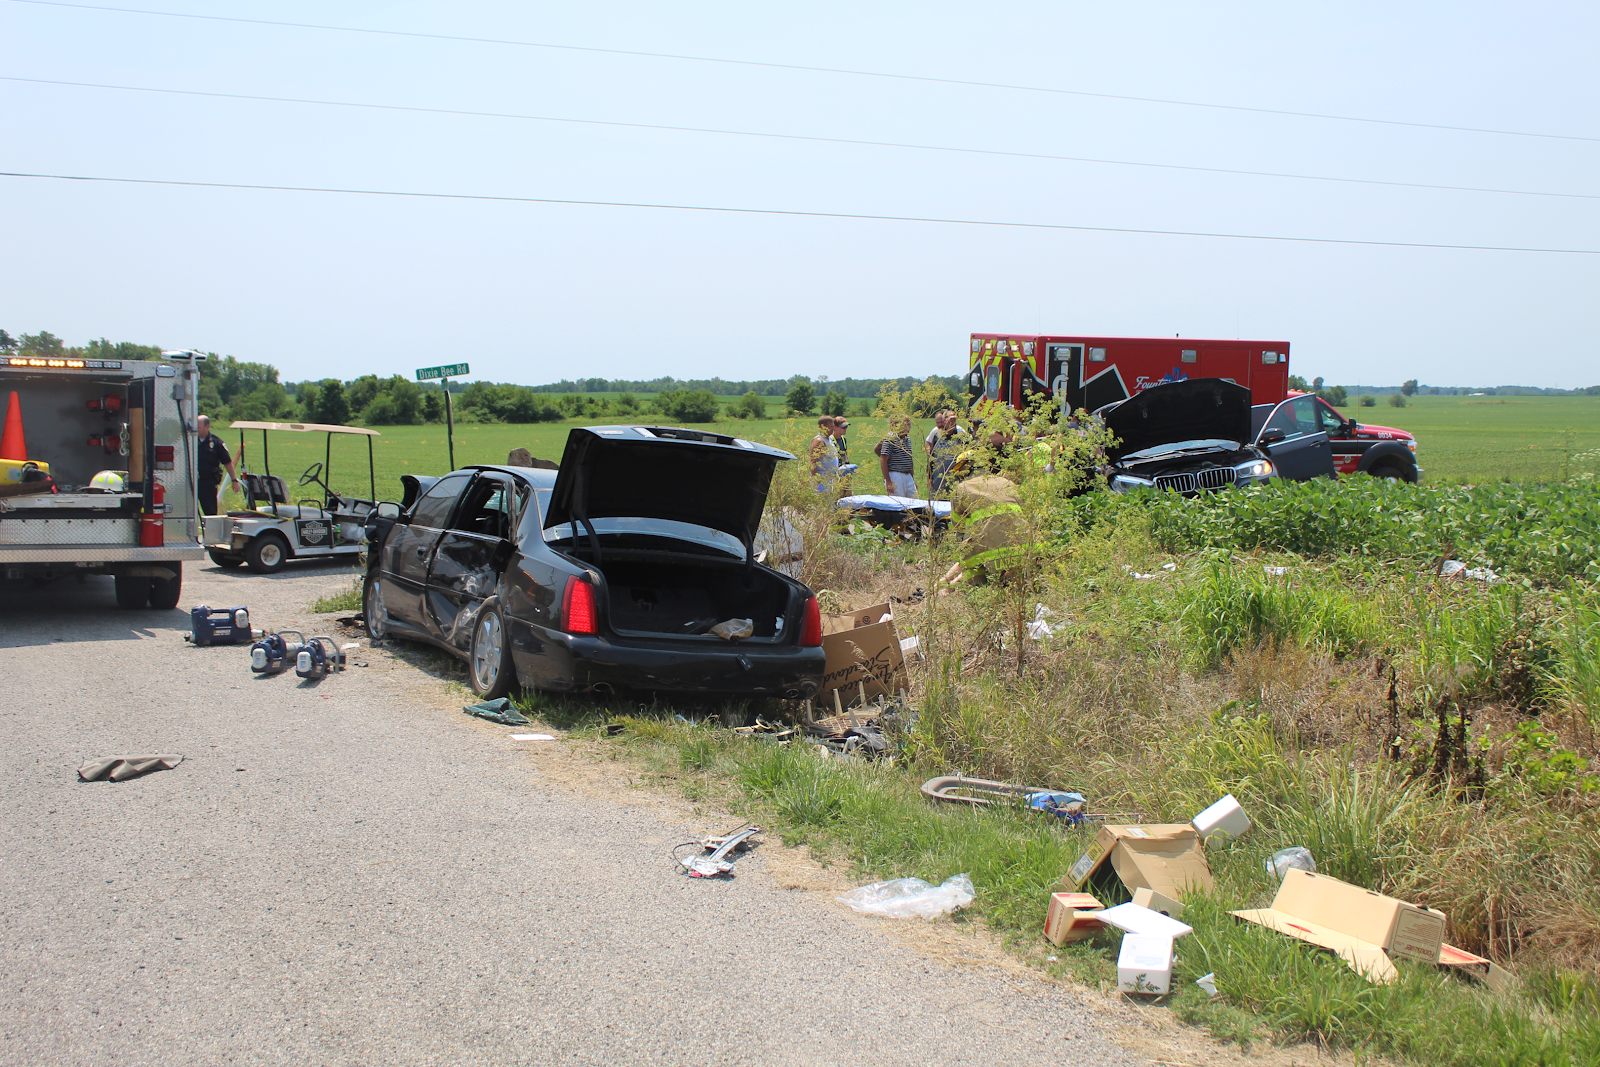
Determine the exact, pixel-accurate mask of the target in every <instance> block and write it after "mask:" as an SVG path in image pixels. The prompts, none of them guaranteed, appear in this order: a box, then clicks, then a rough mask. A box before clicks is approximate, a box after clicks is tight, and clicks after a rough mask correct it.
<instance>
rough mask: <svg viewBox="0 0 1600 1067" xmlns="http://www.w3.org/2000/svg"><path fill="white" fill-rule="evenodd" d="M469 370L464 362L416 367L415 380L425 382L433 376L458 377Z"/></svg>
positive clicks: (468, 372)
mask: <svg viewBox="0 0 1600 1067" xmlns="http://www.w3.org/2000/svg"><path fill="white" fill-rule="evenodd" d="M470 373H471V371H470V370H469V369H468V368H467V365H466V364H465V363H447V364H445V365H444V366H442V367H419V368H417V381H419V382H426V381H430V380H431V379H434V378H459V377H461V376H462V375H463V374H470Z"/></svg>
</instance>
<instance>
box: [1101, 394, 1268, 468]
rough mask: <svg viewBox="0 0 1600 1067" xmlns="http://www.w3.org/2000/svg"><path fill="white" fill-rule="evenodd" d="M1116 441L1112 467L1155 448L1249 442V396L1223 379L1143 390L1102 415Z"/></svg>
mask: <svg viewBox="0 0 1600 1067" xmlns="http://www.w3.org/2000/svg"><path fill="white" fill-rule="evenodd" d="M1101 418H1102V419H1103V421H1104V422H1105V425H1106V429H1107V430H1109V431H1111V433H1112V434H1114V435H1115V436H1116V438H1117V444H1116V446H1115V447H1113V448H1108V449H1106V456H1107V457H1108V458H1110V459H1111V460H1113V461H1116V460H1120V459H1121V458H1122V457H1123V456H1127V455H1131V454H1133V453H1135V452H1143V451H1144V450H1145V449H1147V448H1155V447H1156V446H1157V445H1167V444H1176V443H1178V442H1180V441H1200V440H1207V439H1217V440H1223V441H1234V442H1237V443H1239V444H1244V443H1246V442H1248V441H1249V440H1251V433H1250V390H1249V389H1246V388H1245V387H1244V386H1242V385H1235V384H1234V383H1233V382H1230V381H1226V380H1224V379H1222V378H1191V379H1189V380H1188V381H1183V382H1168V383H1166V384H1165V385H1157V386H1155V387H1153V388H1150V389H1146V390H1145V391H1144V392H1142V393H1139V394H1137V395H1135V396H1132V397H1130V398H1128V399H1127V400H1124V401H1123V402H1122V403H1120V404H1118V405H1117V406H1116V407H1114V408H1112V409H1111V410H1109V411H1106V412H1104V413H1103V414H1102V416H1101Z"/></svg>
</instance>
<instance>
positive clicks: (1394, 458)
mask: <svg viewBox="0 0 1600 1067" xmlns="http://www.w3.org/2000/svg"><path fill="white" fill-rule="evenodd" d="M970 349H971V351H970V359H971V362H970V363H969V365H968V370H967V398H968V401H969V403H970V406H971V409H972V411H973V414H974V415H975V416H976V417H980V418H981V417H982V409H983V407H984V406H985V405H988V404H996V403H999V404H1007V405H1009V406H1011V407H1013V408H1016V409H1017V410H1019V411H1023V410H1026V409H1027V408H1028V407H1029V406H1030V405H1031V404H1033V403H1035V402H1036V401H1037V400H1038V399H1039V398H1044V399H1046V400H1047V401H1048V402H1049V403H1050V405H1051V406H1052V407H1053V408H1055V409H1057V410H1059V411H1060V413H1061V414H1062V415H1063V416H1070V415H1071V413H1072V412H1074V411H1078V410H1080V409H1082V410H1085V411H1090V412H1093V411H1098V410H1100V409H1101V408H1103V407H1105V406H1106V405H1107V404H1115V403H1118V402H1120V401H1123V400H1126V399H1128V398H1129V397H1131V396H1134V395H1136V394H1138V393H1142V392H1144V391H1145V390H1146V389H1152V388H1154V387H1156V386H1158V385H1163V384H1165V383H1167V382H1182V381H1188V380H1190V379H1192V378H1221V379H1223V380H1224V381H1228V382H1233V383H1234V384H1235V385H1242V386H1244V387H1245V388H1246V389H1249V390H1250V403H1251V406H1252V408H1253V409H1254V413H1255V416H1256V418H1255V421H1256V426H1255V429H1256V431H1257V435H1258V440H1257V442H1256V443H1260V442H1259V434H1260V433H1261V432H1264V431H1263V428H1264V426H1265V424H1266V423H1268V422H1269V421H1270V422H1271V423H1272V429H1273V430H1275V431H1278V432H1284V431H1285V429H1286V428H1287V430H1288V432H1289V435H1290V437H1294V436H1296V435H1309V434H1318V433H1326V434H1327V436H1328V440H1329V443H1330V444H1331V446H1332V451H1333V466H1334V470H1335V471H1336V472H1337V473H1339V474H1358V473H1360V474H1372V475H1375V476H1378V477H1383V478H1398V479H1403V480H1405V481H1408V482H1416V481H1419V480H1420V479H1421V477H1422V469H1421V468H1420V467H1418V466H1417V462H1416V455H1417V441H1416V438H1415V437H1413V436H1412V435H1411V434H1409V433H1407V432H1406V431H1404V430H1400V429H1396V428H1394V427H1392V426H1369V425H1364V424H1361V423H1358V422H1356V421H1355V420H1354V419H1346V418H1345V417H1344V416H1342V415H1340V414H1339V413H1338V412H1337V411H1336V410H1335V409H1334V408H1332V407H1331V406H1330V405H1329V404H1328V403H1327V402H1326V401H1324V400H1322V399H1321V398H1319V397H1310V396H1309V395H1308V394H1301V393H1298V392H1296V391H1294V390H1291V389H1290V388H1289V342H1288V341H1206V340H1197V339H1193V338H1188V337H1067V336H1062V337H1056V336H1043V335H1035V334H1007V333H975V334H973V335H972V336H971V341H970ZM1302 396H1305V397H1306V398H1305V399H1300V398H1301V397H1302ZM1291 400H1295V401H1297V402H1296V403H1293V404H1290V403H1286V401H1291ZM1286 420H1287V421H1286ZM1280 424H1282V425H1280Z"/></svg>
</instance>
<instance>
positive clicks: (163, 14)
mask: <svg viewBox="0 0 1600 1067" xmlns="http://www.w3.org/2000/svg"><path fill="white" fill-rule="evenodd" d="M8 2H10V3H13V4H29V5H32V6H35V7H54V8H72V9H76V10H80V11H101V12H115V13H117V14H123V15H143V16H150V17H159V18H174V19H192V20H196V21H205V22H228V23H236V24H240V25H248V26H273V27H278V28H282V29H301V30H322V31H328V32H336V33H358V34H370V35H373V36H385V37H406V38H413V39H417V40H430V41H450V42H455V43H462V44H489V45H503V46H509V47H517V48H540V49H549V50H552V51H564V52H588V53H593V54H599V55H614V56H628V57H632V58H642V59H665V60H672V61H675V62H686V63H710V64H719V65H723V66H736V67H757V68H765V69H769V70H787V71H797V72H803V73H811V74H833V75H843V76H849V77H856V78H876V79H884V80H891V81H906V82H922V83H926V84H932V85H952V86H959V87H963V88H977V89H999V90H1005V91H1009V92H1027V93H1047V94H1052V95H1058V96H1075V97H1083V98H1086V99H1096V100H1116V101H1122V102H1126V103H1136V104H1157V105H1161V106H1165V107H1186V108H1206V109H1211V110H1216V111H1233V112H1240V113H1245V114H1255V115H1275V116H1280V117H1285V118H1300V119H1318V120H1322V121H1327V122H1355V123H1367V124H1371V125H1379V126H1401V127H1407V128H1410V129H1420V130H1441V131H1446V132H1451V133H1473V134H1488V135H1492V136H1499V137H1534V138H1542V139H1547V140H1558V141H1586V142H1600V137H1597V136H1586V135H1580V134H1569V133H1545V132H1539V131H1533V130H1506V129H1495V128H1492V127H1483V126H1453V125H1449V124H1446V123H1437V122H1415V121H1410V120H1405V119H1385V118H1373V117H1371V116H1364V115H1338V114H1333V113H1328V112H1318V111H1292V110H1288V109H1283V108H1268V107H1252V106H1247V105H1242V104H1218V103H1213V102H1209V101H1201V100H1174V99H1168V98H1165V97H1153V96H1132V95H1128V94H1121V93H1096V92H1088V91H1086V90H1082V89H1060V88H1054V87H1050V86H1043V85H1022V84H1015V83H1009V82H986V81H976V80H971V79H965V78H941V77H934V76H931V75H924V74H896V73H892V72H888V71H874V70H857V69H853V68H849V67H826V66H820V65H811V64H803V63H776V62H772V61H768V60H756V59H730V58H727V57H722V56H697V55H687V54H679V53H673V52H646V51H640V50H635V49H626V48H598V47H594V46H590V45H574V44H552V43H549V42H545V41H520V40H514V39H509V38H502V37H473V36H467V35H462V34H447V33H424V32H421V31H417V30H392V29H380V28H376V27H370V26H338V25H333V24H330V23H318V22H290V21H285V20H278V19H252V18H243V17H240V16H236V15H205V14H198V13H194V12H187V11H155V10H150V9H147V8H130V7H112V6H109V5H103V4H79V3H69V2H66V0H8Z"/></svg>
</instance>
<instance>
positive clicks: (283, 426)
mask: <svg viewBox="0 0 1600 1067" xmlns="http://www.w3.org/2000/svg"><path fill="white" fill-rule="evenodd" d="M228 428H229V429H231V430H294V431H297V432H299V433H364V434H366V435H367V436H368V437H382V436H383V434H381V433H379V432H378V431H377V430H368V429H366V428H365V427H362V426H334V425H332V424H331V423H326V422H235V423H231V424H229V427H228Z"/></svg>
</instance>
